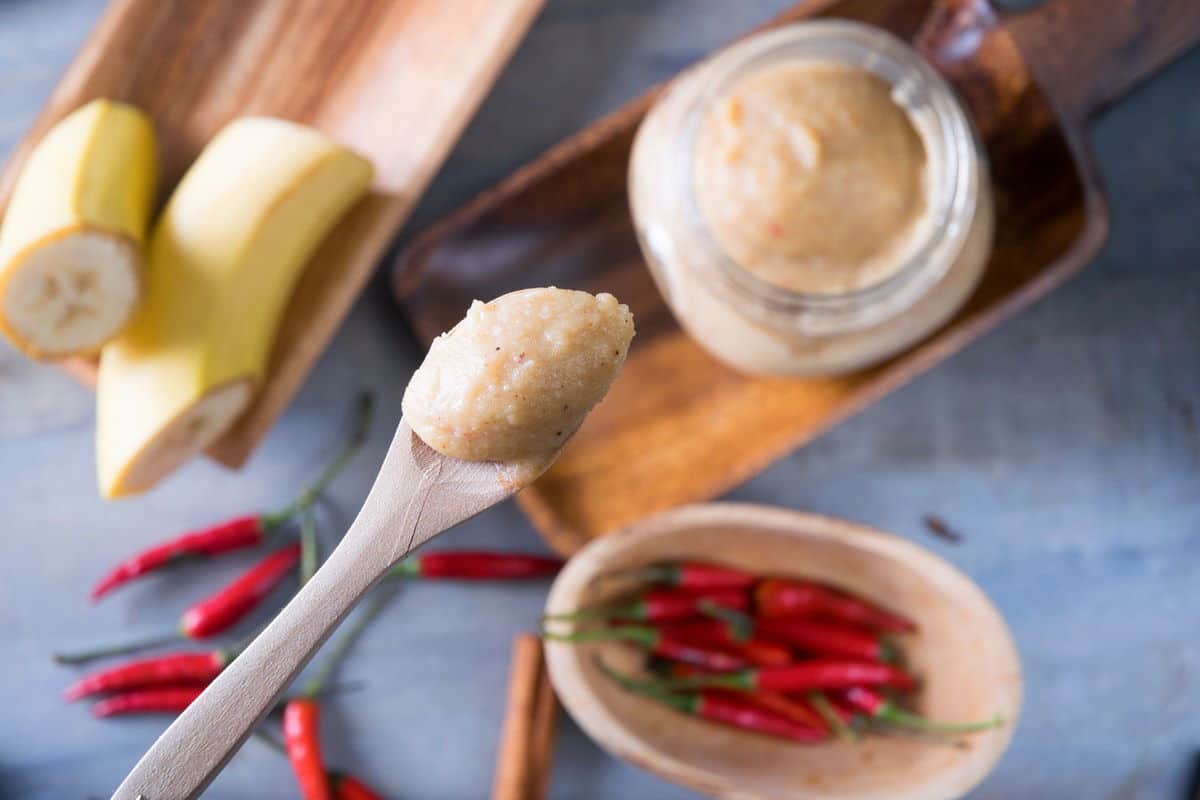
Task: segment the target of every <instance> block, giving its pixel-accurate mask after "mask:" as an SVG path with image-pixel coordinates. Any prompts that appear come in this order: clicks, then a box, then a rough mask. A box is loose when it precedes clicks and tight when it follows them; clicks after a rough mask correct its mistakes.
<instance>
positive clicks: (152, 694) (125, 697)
mask: <svg viewBox="0 0 1200 800" xmlns="http://www.w3.org/2000/svg"><path fill="white" fill-rule="evenodd" d="M203 691H204V686H202V685H193V686H152V687H149V688H145V689H133V690H131V691H128V692H123V693H121V694H116V695H113V696H112V697H106V698H104V699H103V700H101V701H99V702H97V703H96V704H94V705H93V706H92V716H93V717H96V718H103V717H115V716H118V715H122V714H152V713H168V714H178V713H179V712H181V711H183V710H184V709H185V708H187V707H188V706H189V705H191V704H192V701H193V700H195V699H196V698H197V697H199V696H200V693H201V692H203Z"/></svg>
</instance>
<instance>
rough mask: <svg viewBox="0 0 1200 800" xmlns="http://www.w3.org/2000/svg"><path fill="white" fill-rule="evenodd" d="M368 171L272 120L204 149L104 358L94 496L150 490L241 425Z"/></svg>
mask: <svg viewBox="0 0 1200 800" xmlns="http://www.w3.org/2000/svg"><path fill="white" fill-rule="evenodd" d="M371 172H372V171H371V166H370V164H369V163H368V162H367V161H366V160H364V159H363V158H361V157H359V156H358V155H356V154H354V153H352V152H350V151H349V150H347V149H346V148H344V147H342V146H340V145H338V144H336V143H335V142H333V141H331V140H330V139H328V138H327V137H325V136H324V135H322V134H320V133H318V132H317V131H314V130H312V129H310V128H306V127H304V126H302V125H298V124H295V123H292V122H286V121H283V120H278V119H269V118H263V117H248V118H243V119H239V120H235V121H234V122H232V123H230V124H229V125H227V126H226V127H225V128H224V129H222V130H221V132H220V133H218V134H217V136H216V137H215V138H214V139H213V140H212V141H211V142H210V143H209V145H208V146H207V147H206V148H205V149H204V151H203V152H202V153H201V154H200V157H199V159H197V161H196V162H195V164H193V165H192V167H191V169H190V170H188V172H187V174H186V175H184V177H183V180H182V181H181V182H180V184H179V186H178V187H177V188H176V190H175V192H174V193H173V194H172V196H171V198H170V200H169V201H168V203H167V206H166V208H165V210H164V211H163V214H162V217H161V218H160V219H159V221H158V223H157V225H156V226H155V229H154V232H153V235H152V236H151V240H150V247H149V265H150V266H149V274H148V287H147V296H146V300H145V302H144V303H143V306H142V308H141V309H139V311H138V313H137V315H136V316H135V317H134V320H133V322H132V323H131V325H130V327H129V328H128V329H127V330H126V331H125V332H124V333H123V334H122V335H121V336H119V337H118V338H117V339H115V340H114V341H113V342H111V343H110V344H108V345H107V346H106V347H105V348H104V349H103V351H102V352H101V357H100V372H99V378H98V384H97V402H98V409H97V468H98V475H99V482H100V491H101V494H103V495H104V496H105V497H107V498H114V497H121V496H124V495H130V494H136V493H138V492H141V491H144V490H146V489H148V488H150V487H151V486H153V485H154V484H155V483H157V482H158V481H159V480H161V479H162V478H163V477H164V476H166V475H167V474H168V473H170V472H171V471H172V470H174V469H175V468H176V467H178V466H179V465H180V464H182V463H183V462H184V461H185V460H187V459H188V458H190V457H191V456H192V455H194V454H195V453H197V452H198V451H200V450H202V449H204V448H205V447H207V446H208V445H209V444H210V443H211V442H212V441H213V440H215V439H216V438H217V437H219V436H220V435H221V434H222V433H223V432H224V431H226V430H227V429H228V428H229V427H230V425H232V424H233V422H234V421H235V420H236V419H237V418H238V416H240V415H241V413H242V412H243V411H244V410H245V408H246V406H247V405H248V404H249V403H250V401H251V399H252V398H253V396H254V393H255V390H256V389H257V387H258V385H259V383H260V381H261V379H262V377H263V373H264V371H265V369H266V364H267V358H268V356H269V355H270V350H271V344H272V341H273V339H274V336H275V329H276V327H277V325H278V323H279V319H280V317H281V315H282V313H283V310H284V308H285V306H286V304H287V301H288V299H289V297H290V296H291V293H292V289H293V287H294V286H295V284H296V281H297V279H298V278H299V276H300V274H301V272H302V270H303V267H304V265H305V263H306V262H307V261H308V260H309V257H310V256H311V255H312V253H313V251H314V250H315V249H316V247H317V245H318V244H319V243H320V242H321V240H322V239H323V238H324V237H325V235H326V234H327V233H328V232H329V230H330V229H331V228H332V227H333V225H334V223H335V222H336V221H337V220H338V219H339V218H340V217H341V216H342V215H343V214H344V213H345V212H346V210H347V209H349V208H350V206H351V205H352V204H353V203H354V202H355V201H356V200H357V199H358V198H359V197H360V196H361V195H362V194H363V192H364V191H365V190H366V188H367V185H368V183H369V182H370V179H371Z"/></svg>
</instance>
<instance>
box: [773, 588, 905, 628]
mask: <svg viewBox="0 0 1200 800" xmlns="http://www.w3.org/2000/svg"><path fill="white" fill-rule="evenodd" d="M754 604H755V608H756V610H757V612H758V615H759V616H760V617H763V618H765V619H777V618H780V617H796V616H819V617H828V618H830V619H835V620H837V621H839V622H847V623H850V624H852V625H861V626H863V627H865V628H870V629H871V630H877V631H887V632H894V633H910V632H912V631H915V630H916V629H917V626H916V623H914V622H913V621H912V620H910V619H907V618H905V617H902V616H900V615H899V614H894V613H892V612H891V611H887V610H885V609H882V608H880V607H878V606H876V605H873V604H871V603H868V602H867V601H866V600H861V599H859V598H857V597H852V596H850V595H848V594H846V593H844V592H840V591H837V590H836V589H831V588H829V587H827V586H822V585H821V584H819V583H813V582H812V581H805V580H798V579H795V578H766V579H764V580H763V581H761V582H760V583H759V584H758V585H757V586H755V587H754Z"/></svg>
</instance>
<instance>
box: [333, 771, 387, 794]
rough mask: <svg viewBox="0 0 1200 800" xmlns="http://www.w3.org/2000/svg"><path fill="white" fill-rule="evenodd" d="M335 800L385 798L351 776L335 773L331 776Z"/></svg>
mask: <svg viewBox="0 0 1200 800" xmlns="http://www.w3.org/2000/svg"><path fill="white" fill-rule="evenodd" d="M329 782H330V783H331V784H332V785H333V799H334V800H383V796H382V795H380V794H376V792H375V791H374V790H373V789H372V788H371V787H370V786H367V785H366V784H365V783H363V782H362V781H360V780H358V779H357V778H355V777H353V776H351V775H345V774H343V773H340V772H335V773H333V774H331V775H330V776H329Z"/></svg>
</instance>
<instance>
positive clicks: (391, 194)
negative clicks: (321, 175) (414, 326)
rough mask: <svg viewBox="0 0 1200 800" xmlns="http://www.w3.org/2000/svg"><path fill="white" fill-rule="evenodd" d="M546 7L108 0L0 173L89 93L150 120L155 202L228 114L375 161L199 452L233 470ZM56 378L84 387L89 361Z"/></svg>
mask: <svg viewBox="0 0 1200 800" xmlns="http://www.w3.org/2000/svg"><path fill="white" fill-rule="evenodd" d="M544 2H545V0H203V1H202V2H201V0H115V2H113V3H112V4H111V5H110V6H109V8H108V10H107V11H106V12H105V14H104V16H103V17H102V18H101V20H100V22H99V23H98V24H97V25H96V28H95V30H93V31H92V33H91V35H90V36H89V37H88V39H87V41H86V42H85V43H84V45H83V47H82V48H81V49H80V51H79V54H78V55H77V56H76V57H75V60H74V61H73V62H72V63H71V65H70V66H69V67H68V68H67V71H66V74H64V75H63V77H62V80H61V81H60V82H59V84H58V87H57V88H56V89H55V90H54V93H53V94H52V95H51V97H50V99H49V101H48V102H47V104H46V107H45V109H44V110H43V111H42V113H41V114H40V115H39V116H38V118H37V120H36V121H35V122H34V124H33V127H32V128H31V129H30V130H29V132H28V133H27V134H26V135H25V137H24V139H23V140H22V141H21V143H20V144H19V145H18V146H17V148H16V150H15V151H14V152H13V155H12V157H11V158H10V159H9V161H8V164H7V165H6V166H5V168H4V171H3V173H0V211H2V209H3V205H4V203H5V202H6V201H7V198H8V195H9V192H10V191H11V190H12V185H13V182H14V180H15V179H16V176H17V174H18V172H19V171H20V168H21V165H22V163H23V162H24V160H25V157H26V156H27V155H28V153H29V151H30V149H31V148H32V146H33V144H34V143H35V142H36V141H37V140H38V139H39V138H40V137H41V135H42V134H43V133H44V132H45V131H46V129H47V128H49V127H50V126H51V125H53V124H54V123H55V122H57V121H58V120H59V119H60V118H61V117H62V116H63V115H64V114H66V113H68V112H70V111H71V110H73V109H75V108H76V107H78V106H79V105H81V104H82V103H85V102H87V101H89V100H91V99H93V98H96V97H108V98H112V99H117V100H124V101H126V102H129V103H132V104H134V105H137V106H139V107H141V108H142V109H144V110H145V111H146V112H147V113H149V114H150V116H151V117H152V118H153V120H154V122H155V126H156V128H157V132H158V136H159V141H160V146H161V149H162V159H163V167H164V181H163V186H162V198H163V199H165V197H166V195H167V193H168V192H169V191H170V189H171V187H172V186H174V184H175V183H176V182H177V181H178V180H179V178H180V176H181V175H182V174H183V172H184V170H186V169H187V167H188V165H189V164H190V163H191V162H192V160H193V159H194V158H195V157H196V155H197V154H198V153H199V152H200V149H201V148H202V147H203V146H204V144H205V143H206V142H207V141H208V139H209V138H211V137H212V135H213V133H214V132H216V131H217V130H218V129H219V128H220V127H221V126H222V125H224V124H225V123H226V122H228V121H229V120H231V119H233V118H234V117H238V116H243V115H248V114H268V115H272V116H279V117H285V118H287V119H292V120H296V121H299V122H304V123H307V124H309V125H313V126H315V127H317V128H319V129H321V130H322V131H325V132H326V133H328V134H329V135H331V136H332V137H334V138H335V139H337V140H338V141H340V142H342V143H344V144H346V145H348V146H350V147H352V148H354V149H355V150H356V151H358V152H359V153H361V154H362V155H364V156H366V157H367V158H369V159H370V160H371V162H372V163H373V164H374V166H375V180H374V183H373V184H372V186H371V191H370V194H369V196H368V197H367V198H365V199H364V200H363V201H362V202H361V203H360V204H359V205H358V206H356V207H355V208H354V210H353V211H352V212H351V213H350V214H349V215H348V216H347V217H346V219H344V220H343V221H342V222H341V224H340V225H339V226H338V227H337V229H336V230H335V231H334V232H333V233H332V234H331V235H330V237H329V238H328V240H327V241H325V242H324V244H323V245H322V247H321V249H320V250H319V251H318V253H317V254H316V255H315V256H314V258H313V261H312V263H310V264H309V265H308V267H307V268H306V271H305V273H304V276H303V278H302V279H301V281H300V284H299V286H298V287H297V289H296V292H295V295H294V296H293V297H292V301H291V304H290V306H289V307H288V310H287V313H286V314H285V316H284V319H283V322H282V324H281V327H280V330H279V334H278V338H277V340H276V346H275V351H274V354H273V356H272V360H271V366H270V371H269V375H268V378H267V381H266V383H265V385H264V386H263V388H262V391H261V392H260V393H259V395H258V397H257V399H256V401H255V403H254V405H253V406H252V407H251V408H250V410H249V411H248V412H247V414H246V415H245V416H244V417H242V419H241V420H240V421H239V423H238V424H237V426H236V427H235V428H234V429H233V430H232V431H230V433H229V434H228V435H226V436H225V437H224V439H222V440H221V441H220V442H218V443H217V444H216V445H215V446H214V447H213V448H212V450H211V454H212V455H213V456H214V457H215V458H217V459H218V460H219V461H221V462H222V463H225V464H227V465H230V466H239V465H241V464H242V463H243V462H244V461H245V460H246V459H247V458H248V457H249V455H250V453H251V451H252V450H253V448H254V446H255V445H256V444H257V443H258V441H259V440H260V439H261V438H262V437H263V436H264V435H265V434H266V432H267V430H268V429H269V428H270V426H271V424H272V422H274V420H275V418H276V417H278V416H279V415H280V414H281V413H282V412H283V410H284V409H285V408H286V407H287V404H288V402H289V401H290V400H291V398H292V396H293V395H294V394H295V393H296V392H297V390H298V389H299V388H300V385H301V384H302V383H303V382H304V378H305V377H306V376H307V375H308V372H309V370H310V369H311V368H312V366H313V364H314V362H315V361H316V360H317V358H318V357H319V356H320V354H321V352H322V351H323V350H324V349H325V347H326V345H328V343H329V340H330V339H331V338H332V337H333V334H334V332H335V331H336V330H337V328H338V325H339V324H340V323H341V321H342V319H343V318H344V317H345V316H346V314H347V313H348V312H349V310H350V306H351V305H352V304H353V302H354V300H355V298H356V297H358V295H359V293H360V292H361V291H362V289H363V287H364V285H365V284H366V282H367V279H368V278H369V277H370V275H371V273H372V271H373V270H374V268H375V265H376V263H377V262H378V260H379V258H380V256H381V255H382V254H383V252H384V250H385V249H386V248H387V246H388V243H389V242H390V241H391V240H392V238H393V236H394V235H395V234H396V232H397V230H398V229H399V228H400V226H401V225H402V224H403V223H404V220H405V219H406V218H407V217H408V214H409V213H410V212H411V211H412V209H413V206H414V205H415V204H416V202H417V200H418V198H419V197H420V196H421V194H422V193H423V192H424V190H425V187H426V186H428V185H429V182H430V181H431V180H432V178H433V176H434V174H435V173H436V172H437V170H438V168H439V167H440V166H441V165H442V162H443V161H444V160H445V159H446V156H447V155H448V154H449V152H450V149H451V147H452V146H453V145H454V143H455V141H457V139H458V137H459V135H460V134H461V133H462V130H463V128H464V127H465V126H466V123H467V121H468V120H469V119H470V117H471V115H472V114H473V113H474V111H475V109H476V108H477V107H478V105H479V103H480V101H481V100H482V99H483V97H484V95H485V94H486V93H487V91H488V89H489V88H490V87H491V85H492V83H493V82H494V81H495V79H496V76H497V74H498V73H499V71H500V68H501V67H502V66H503V65H504V64H505V62H506V61H507V60H508V57H509V56H510V55H511V54H512V52H513V50H514V49H515V48H516V45H517V43H518V42H519V41H520V40H521V38H522V37H523V36H524V34H525V32H526V31H527V30H528V28H529V26H530V24H531V23H532V21H533V19H534V17H535V16H536V15H537V12H538V11H539V10H540V8H541V7H542V5H543V4H544ZM64 367H65V368H66V369H68V370H69V371H70V372H71V373H72V374H73V375H76V376H77V377H79V378H80V379H82V380H84V381H85V382H89V383H90V382H92V381H93V380H94V375H95V365H94V364H93V363H92V362H90V361H86V360H78V359H76V360H72V361H69V362H66V363H64Z"/></svg>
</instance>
